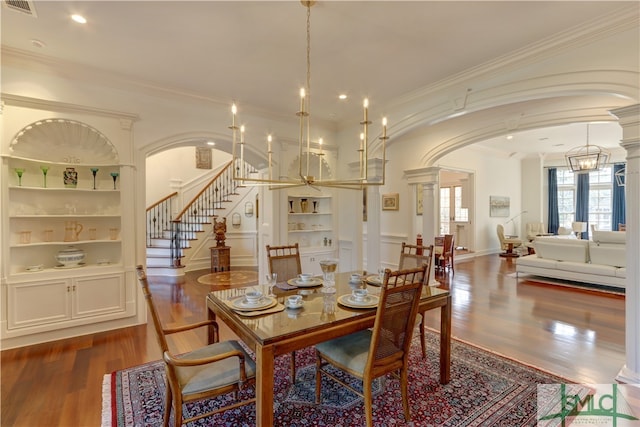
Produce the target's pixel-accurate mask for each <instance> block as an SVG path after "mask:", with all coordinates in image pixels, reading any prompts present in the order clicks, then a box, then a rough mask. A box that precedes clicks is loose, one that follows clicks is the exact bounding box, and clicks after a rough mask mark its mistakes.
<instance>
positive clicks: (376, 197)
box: [366, 185, 381, 273]
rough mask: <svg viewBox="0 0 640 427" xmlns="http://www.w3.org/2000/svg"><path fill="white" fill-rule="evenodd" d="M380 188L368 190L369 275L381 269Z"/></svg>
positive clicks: (374, 187) (370, 187) (369, 188)
mask: <svg viewBox="0 0 640 427" xmlns="http://www.w3.org/2000/svg"><path fill="white" fill-rule="evenodd" d="M380 197H381V196H380V187H378V186H377V185H372V186H369V187H368V188H367V267H366V270H367V272H368V273H375V272H377V271H378V268H379V267H380V246H381V243H380V211H381V206H380V203H381V202H380Z"/></svg>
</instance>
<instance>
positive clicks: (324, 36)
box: [1, 0, 630, 153]
mask: <svg viewBox="0 0 640 427" xmlns="http://www.w3.org/2000/svg"><path fill="white" fill-rule="evenodd" d="M5 1H6V0H3V8H2V10H1V12H2V49H3V52H21V53H23V54H25V53H26V54H27V55H29V56H30V57H37V58H40V59H45V60H48V61H49V62H50V63H51V62H53V63H60V62H64V63H67V64H72V65H74V66H79V67H86V70H95V71H96V72H98V70H99V72H100V73H109V74H110V75H114V76H118V77H119V78H121V79H126V80H129V81H139V82H144V84H145V85H146V86H148V87H156V88H162V89H163V90H167V91H172V92H174V93H182V94H187V95H192V96H197V97H204V98H207V99H210V100H213V101H214V102H221V103H226V104H230V103H231V101H232V100H234V101H236V102H237V103H239V105H241V106H244V107H245V108H251V109H254V110H256V111H260V110H263V111H272V112H275V113H278V114H291V115H292V116H293V114H294V113H295V111H296V110H297V109H298V102H299V101H298V91H299V88H300V87H302V86H303V85H304V82H305V78H306V58H305V55H306V46H305V43H306V33H305V31H306V9H305V8H304V7H303V6H302V5H301V4H300V2H298V1H193V2H191V1H42V2H29V5H30V6H31V7H33V9H34V10H33V12H34V13H33V14H32V15H28V14H25V13H22V12H17V11H14V10H10V9H8V8H7V7H4V6H5ZM629 4H630V3H629V2H614V1H585V2H581V1H567V2H561V1H550V2H542V1H496V2H483V1H470V2H463V1H442V2H426V1H406V2H405V1H367V2H364V1H356V2H352V1H326V2H325V1H321V2H318V3H317V4H316V5H315V6H314V7H313V8H312V9H311V92H312V98H311V99H312V102H311V111H312V115H313V116H314V117H317V118H321V119H324V120H328V121H335V122H339V121H340V120H342V118H343V117H344V116H345V115H347V114H354V113H353V112H354V111H359V109H361V103H362V99H363V98H364V97H365V96H366V97H369V99H370V102H371V109H372V110H375V109H376V108H377V107H378V108H380V107H381V106H385V105H391V104H392V103H393V102H394V100H397V99H399V98H401V97H403V96H405V95H407V94H409V93H411V92H413V91H415V90H417V89H419V88H425V87H428V86H431V85H434V84H436V83H437V82H439V81H441V80H443V79H445V78H447V77H448V76H451V75H454V74H458V73H462V72H464V71H465V70H469V69H471V68H472V67H474V66H477V65H479V64H483V63H486V62H488V61H491V60H495V59H496V58H499V57H501V56H504V55H507V54H509V53H512V52H514V51H516V50H518V49H521V48H522V47H524V46H527V45H531V44H533V43H535V42H538V41H540V40H543V39H545V38H548V37H551V36H554V35H557V34H559V33H561V32H563V31H565V30H567V29H570V28H574V27H579V26H580V25H585V23H587V22H590V21H592V20H597V19H598V18H599V17H601V16H602V15H605V14H608V13H611V12H612V11H615V10H617V9H619V8H621V7H624V6H628V5H629ZM73 13H78V14H82V15H83V16H84V17H86V19H87V21H88V22H87V23H86V24H84V25H80V24H77V23H75V22H73V21H71V20H70V15H71V14H73ZM614 48H615V47H612V49H614ZM340 93H346V94H347V95H348V96H349V98H348V99H347V100H346V101H339V100H338V98H337V96H338V94H340ZM592 127H593V129H592V143H598V144H599V145H603V146H615V145H617V143H618V141H619V139H620V136H621V131H620V129H619V126H618V125H617V124H616V123H608V124H605V123H603V124H597V125H593V126H592ZM544 138H546V139H544ZM585 139H586V128H585V125H570V126H562V127H556V128H549V129H544V130H535V131H526V132H520V133H518V134H517V135H516V136H515V138H514V139H513V140H510V141H508V140H506V139H504V138H496V139H494V140H491V141H488V142H486V144H485V145H487V146H488V147H490V148H492V149H497V150H502V151H505V152H514V153H515V152H522V153H524V152H527V151H535V152H539V151H541V150H549V151H548V152H563V151H566V150H567V149H569V148H571V147H572V146H574V145H576V144H573V143H571V144H569V145H567V142H566V141H579V144H581V143H582V142H583V141H585ZM560 143H563V144H565V145H558V144H560ZM541 144H543V146H542V148H541Z"/></svg>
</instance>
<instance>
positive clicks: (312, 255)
mask: <svg viewBox="0 0 640 427" xmlns="http://www.w3.org/2000/svg"><path fill="white" fill-rule="evenodd" d="M327 258H335V251H333V250H330V251H317V252H309V253H301V254H300V264H301V266H302V272H303V273H311V274H314V275H320V274H322V269H321V268H320V261H322V260H323V259H327ZM339 267H340V266H338V268H339Z"/></svg>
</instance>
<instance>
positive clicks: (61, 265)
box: [53, 262, 87, 270]
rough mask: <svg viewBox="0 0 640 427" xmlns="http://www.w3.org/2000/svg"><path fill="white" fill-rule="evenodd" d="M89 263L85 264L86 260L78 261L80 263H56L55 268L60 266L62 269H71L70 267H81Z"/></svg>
mask: <svg viewBox="0 0 640 427" xmlns="http://www.w3.org/2000/svg"><path fill="white" fill-rule="evenodd" d="M86 265H87V264H85V263H84V262H81V263H78V264H65V265H63V264H60V265H56V266H55V267H53V268H58V269H60V270H64V269H69V268H80V267H85V266H86Z"/></svg>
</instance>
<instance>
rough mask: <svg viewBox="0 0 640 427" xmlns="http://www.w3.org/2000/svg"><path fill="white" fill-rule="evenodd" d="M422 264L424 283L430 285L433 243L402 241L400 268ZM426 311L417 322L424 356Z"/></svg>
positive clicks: (423, 355)
mask: <svg viewBox="0 0 640 427" xmlns="http://www.w3.org/2000/svg"><path fill="white" fill-rule="evenodd" d="M422 265H426V266H427V270H426V272H425V276H424V277H423V280H422V284H423V285H424V286H429V276H430V275H431V266H432V265H433V245H429V246H417V245H410V244H408V243H405V242H402V249H401V250H400V263H399V264H398V269H399V270H405V269H407V268H416V267H420V266H422ZM424 313H425V312H420V313H418V316H416V323H418V324H419V326H418V327H419V329H420V348H421V349H422V358H426V357H427V342H426V335H425V333H426V328H425V324H424Z"/></svg>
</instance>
